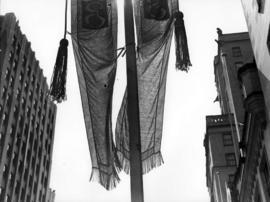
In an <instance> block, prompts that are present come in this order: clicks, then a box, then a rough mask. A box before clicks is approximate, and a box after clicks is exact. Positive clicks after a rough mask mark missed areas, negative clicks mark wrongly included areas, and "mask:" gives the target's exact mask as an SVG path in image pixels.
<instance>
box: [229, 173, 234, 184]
mask: <svg viewBox="0 0 270 202" xmlns="http://www.w3.org/2000/svg"><path fill="white" fill-rule="evenodd" d="M233 180H234V174H231V175H229V183H232V182H233Z"/></svg>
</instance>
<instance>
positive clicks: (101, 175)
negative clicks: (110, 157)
mask: <svg viewBox="0 0 270 202" xmlns="http://www.w3.org/2000/svg"><path fill="white" fill-rule="evenodd" d="M120 171H121V169H120V168H117V167H114V168H113V172H112V173H111V174H107V173H105V172H101V171H100V170H99V169H97V168H92V173H91V177H90V181H92V182H93V181H95V182H98V183H99V184H101V185H102V186H103V187H104V188H105V189H107V190H108V191H109V190H112V189H114V188H115V187H116V185H117V184H118V183H119V182H120V178H119V176H118V173H119V172H120Z"/></svg>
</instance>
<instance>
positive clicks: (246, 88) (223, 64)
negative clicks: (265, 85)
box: [205, 29, 268, 202]
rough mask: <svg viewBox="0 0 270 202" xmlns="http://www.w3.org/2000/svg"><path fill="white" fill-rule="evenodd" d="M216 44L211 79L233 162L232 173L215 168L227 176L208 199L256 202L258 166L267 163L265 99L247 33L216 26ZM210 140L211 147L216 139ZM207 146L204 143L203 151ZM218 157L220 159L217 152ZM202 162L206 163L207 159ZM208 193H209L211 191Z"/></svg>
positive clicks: (259, 171) (259, 182)
mask: <svg viewBox="0 0 270 202" xmlns="http://www.w3.org/2000/svg"><path fill="white" fill-rule="evenodd" d="M217 44H218V55H217V56H216V57H215V58H214V72H215V82H216V87H217V92H218V98H219V99H218V100H219V103H220V108H221V114H222V115H223V116H225V115H227V116H228V120H229V122H230V125H231V134H232V140H233V151H234V153H235V158H236V159H235V162H236V164H235V171H234V174H233V177H232V174H230V175H231V177H228V176H229V174H228V172H227V171H226V172H225V171H219V175H223V176H227V177H224V179H227V180H223V181H221V180H219V183H221V186H220V189H221V191H220V193H222V194H220V196H219V200H217V199H215V200H212V201H214V202H219V201H222V202H224V201H226V202H227V201H228V202H250V201H252V202H257V201H259V199H261V200H264V198H265V197H262V194H261V192H264V190H263V189H262V184H263V181H264V179H261V178H260V176H261V172H262V169H264V170H265V169H266V167H265V165H267V161H266V159H265V157H266V156H267V155H266V152H265V149H264V147H263V144H264V137H263V134H264V130H265V126H266V113H265V102H264V95H263V91H262V90H261V82H260V79H259V74H258V69H257V66H256V62H255V59H254V56H253V51H252V47H251V43H250V40H249V35H248V33H233V34H223V33H222V31H221V30H220V29H218V40H217ZM230 117H231V118H230ZM208 125H209V124H208V122H207V126H206V127H207V133H206V138H205V139H207V138H208V137H207V136H209V134H208V133H209V132H208V131H209V129H208V128H209V126H208ZM215 127H217V128H219V130H221V129H222V128H224V127H223V126H219V125H218V124H217V125H216V126H215ZM228 130H229V129H228ZM209 143H211V142H209ZM211 144H212V147H214V145H215V144H218V143H215V142H212V143H211ZM219 148H222V147H221V146H220V147H219ZM223 149H224V148H223ZM207 150H208V149H207V147H206V154H207ZM206 157H207V155H206ZM218 158H220V159H222V157H221V156H220V157H218ZM206 162H207V165H206V167H208V166H209V165H208V160H207V161H206ZM225 167H226V166H225ZM226 169H228V167H226ZM207 172H208V171H207ZM263 172H268V171H267V170H266V171H263ZM208 175H209V174H207V176H208ZM211 175H213V173H211ZM207 178H208V177H207ZM228 179H231V180H228ZM212 180H214V181H215V178H214V177H212ZM213 184H217V182H213V183H212V184H209V183H207V186H208V188H209V189H210V190H214V187H213ZM209 193H210V196H211V195H212V194H211V191H209ZM217 193H218V192H217ZM225 193H226V194H225ZM263 195H265V193H264V194H263ZM211 197H212V196H211ZM259 197H261V198H259ZM216 198H217V197H216ZM265 199H266V198H265ZM266 201H268V200H266ZM266 201H265V202H266Z"/></svg>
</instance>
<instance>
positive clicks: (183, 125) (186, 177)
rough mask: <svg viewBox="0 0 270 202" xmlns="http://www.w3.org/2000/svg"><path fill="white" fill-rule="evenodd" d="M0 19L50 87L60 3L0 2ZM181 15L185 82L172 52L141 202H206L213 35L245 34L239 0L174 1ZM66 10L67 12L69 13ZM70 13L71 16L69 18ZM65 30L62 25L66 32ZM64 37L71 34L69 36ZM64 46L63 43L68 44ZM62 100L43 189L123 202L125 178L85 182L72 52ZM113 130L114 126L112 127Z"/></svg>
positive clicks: (119, 82)
mask: <svg viewBox="0 0 270 202" xmlns="http://www.w3.org/2000/svg"><path fill="white" fill-rule="evenodd" d="M0 1H2V2H1V8H0V9H1V13H2V14H4V13H6V12H14V13H15V14H16V16H17V18H18V19H19V24H20V27H21V29H22V32H23V33H24V34H25V35H26V36H27V38H28V40H29V41H31V43H32V49H33V50H34V51H35V52H36V58H37V59H38V60H39V61H40V66H41V68H43V70H44V75H45V76H46V77H47V78H48V81H50V78H51V74H52V70H53V66H54V63H55V58H56V53H57V49H58V45H59V40H60V39H61V38H62V37H63V27H64V23H63V22H64V3H65V2H64V0H61V1H60V0H0ZM123 1H124V0H118V6H119V7H118V12H119V26H120V27H121V28H119V32H121V33H120V34H119V38H118V40H119V47H120V46H124V35H123V33H122V30H123V28H122V27H123V18H122V15H123V7H122V3H123ZM179 3H180V9H181V10H182V11H183V12H184V15H185V18H184V19H185V24H186V30H187V36H188V42H189V50H190V57H191V62H192V64H193V66H192V67H191V70H190V72H189V73H188V74H186V73H184V72H180V71H176V70H175V68H174V62H175V60H174V44H172V50H171V56H172V57H171V59H170V63H169V71H168V78H167V92H166V102H165V116H164V126H163V128H164V130H163V131H164V132H163V141H162V154H163V158H164V162H165V163H164V165H162V166H161V167H159V168H157V169H154V170H153V171H151V172H150V173H149V174H147V175H145V176H144V195H145V202H209V201H210V199H209V196H208V192H207V187H206V179H205V151H204V147H203V138H204V134H205V116H206V115H212V114H218V113H219V105H218V104H217V103H215V104H214V103H213V100H214V99H215V98H216V95H217V94H216V89H215V83H214V70H213V57H214V56H215V55H216V54H217V44H216V43H215V42H214V39H216V38H217V34H216V28H217V27H220V28H221V29H222V30H223V33H232V32H242V31H246V30H247V29H246V23H245V20H244V16H243V11H242V7H241V3H240V0H226V1H224V0H203V1H202V0H179ZM69 9H70V8H69ZM69 11H70V10H69ZM68 26H69V25H68ZM69 30H70V29H69ZM69 39H70V38H69ZM124 70H125V58H121V59H120V61H119V63H118V73H117V78H116V82H115V94H116V95H115V99H114V104H113V107H114V110H113V119H115V118H116V115H117V112H118V109H119V106H120V103H121V100H122V93H123V90H124V87H125V85H123V84H124V82H125V78H124V77H125V71H124ZM67 96H68V100H67V101H66V102H64V103H63V104H60V105H58V109H57V111H58V112H57V120H56V129H55V142H54V153H53V164H52V173H51V183H50V186H51V187H52V188H53V189H55V190H56V202H90V201H91V202H107V201H110V202H128V201H130V188H129V187H130V186H129V176H127V175H126V174H125V173H121V174H120V178H121V182H120V184H119V185H118V186H117V188H116V189H114V190H112V191H106V190H105V189H104V188H103V187H101V186H100V185H99V184H98V183H96V182H89V178H90V173H91V162H90V154H89V151H88V145H87V139H86V133H85V126H84V121H83V114H82V107H81V101H80V94H79V87H78V80H77V74H76V70H75V63H74V57H73V52H72V45H71V40H70V45H69V62H68V78H67ZM114 123H115V121H114Z"/></svg>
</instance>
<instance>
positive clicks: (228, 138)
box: [223, 132, 233, 146]
mask: <svg viewBox="0 0 270 202" xmlns="http://www.w3.org/2000/svg"><path fill="white" fill-rule="evenodd" d="M223 145H224V146H231V145H233V140H232V134H231V133H230V132H227V133H223Z"/></svg>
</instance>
